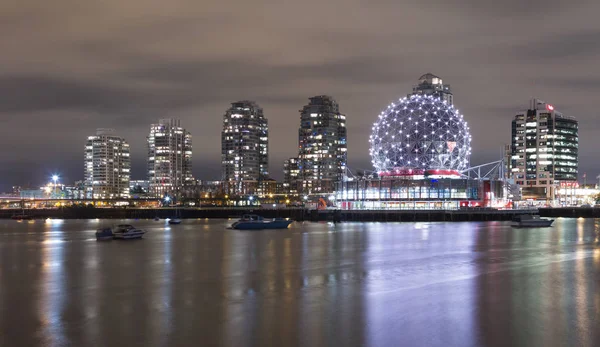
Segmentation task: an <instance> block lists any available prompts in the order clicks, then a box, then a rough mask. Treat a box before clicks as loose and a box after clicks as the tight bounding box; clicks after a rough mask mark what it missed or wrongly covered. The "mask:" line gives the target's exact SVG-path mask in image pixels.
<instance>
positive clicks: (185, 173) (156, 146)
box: [147, 119, 194, 197]
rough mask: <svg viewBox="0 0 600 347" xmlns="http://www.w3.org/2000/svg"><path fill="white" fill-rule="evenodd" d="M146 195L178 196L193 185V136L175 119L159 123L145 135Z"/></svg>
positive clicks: (163, 120)
mask: <svg viewBox="0 0 600 347" xmlns="http://www.w3.org/2000/svg"><path fill="white" fill-rule="evenodd" d="M147 140H148V186H149V190H150V191H149V195H150V196H154V197H163V196H165V195H173V196H178V194H179V193H180V192H181V190H182V189H183V188H184V187H186V186H188V185H191V184H193V182H194V179H193V177H192V135H190V133H189V132H187V131H186V130H185V129H184V128H182V127H181V122H180V120H178V119H161V120H160V121H159V122H158V124H152V125H151V126H150V134H149V135H148V138H147Z"/></svg>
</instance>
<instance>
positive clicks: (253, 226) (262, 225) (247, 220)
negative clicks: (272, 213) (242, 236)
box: [231, 214, 294, 230]
mask: <svg viewBox="0 0 600 347" xmlns="http://www.w3.org/2000/svg"><path fill="white" fill-rule="evenodd" d="M293 222H294V221H293V220H291V219H284V218H275V219H264V218H263V217H261V216H257V215H254V214H247V215H244V216H242V218H241V219H240V220H239V221H237V222H235V223H233V224H232V225H231V227H232V228H233V229H238V230H261V229H287V227H289V226H290V224H292V223H293Z"/></svg>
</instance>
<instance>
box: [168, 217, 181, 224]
mask: <svg viewBox="0 0 600 347" xmlns="http://www.w3.org/2000/svg"><path fill="white" fill-rule="evenodd" d="M169 224H181V219H179V218H173V219H169Z"/></svg>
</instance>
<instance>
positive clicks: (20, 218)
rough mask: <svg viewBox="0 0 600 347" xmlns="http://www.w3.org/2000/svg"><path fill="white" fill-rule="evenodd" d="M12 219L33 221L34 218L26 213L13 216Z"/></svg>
mask: <svg viewBox="0 0 600 347" xmlns="http://www.w3.org/2000/svg"><path fill="white" fill-rule="evenodd" d="M10 218H11V219H14V220H31V219H33V217H32V216H30V215H28V214H24V213H19V214H13V215H12V216H11V217H10Z"/></svg>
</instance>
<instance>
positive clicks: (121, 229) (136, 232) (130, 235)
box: [113, 224, 146, 240]
mask: <svg viewBox="0 0 600 347" xmlns="http://www.w3.org/2000/svg"><path fill="white" fill-rule="evenodd" d="M145 233H146V231H144V230H142V229H138V228H136V227H134V226H133V225H131V224H119V225H117V227H116V228H115V230H113V234H114V238H115V239H123V240H130V239H141V238H142V236H144V234H145Z"/></svg>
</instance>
